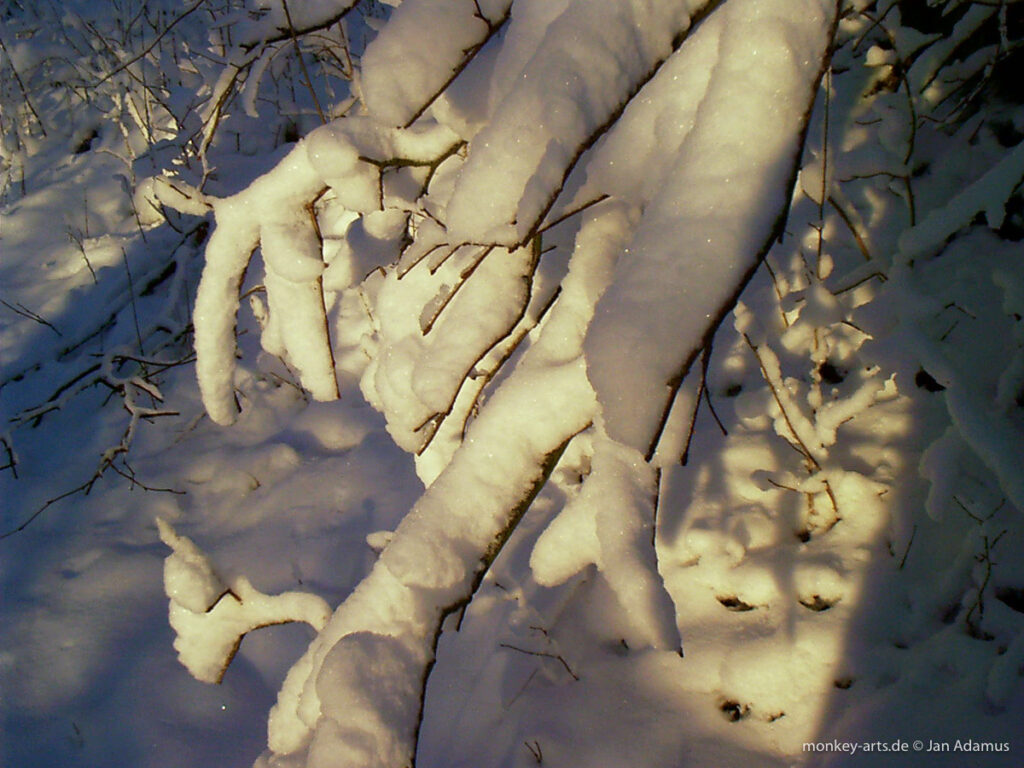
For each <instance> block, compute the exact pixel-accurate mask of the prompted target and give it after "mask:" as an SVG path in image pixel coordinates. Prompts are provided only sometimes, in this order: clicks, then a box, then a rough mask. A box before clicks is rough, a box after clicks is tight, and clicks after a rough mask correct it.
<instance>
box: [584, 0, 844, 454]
mask: <svg viewBox="0 0 1024 768" xmlns="http://www.w3.org/2000/svg"><path fill="white" fill-rule="evenodd" d="M797 6H799V7H797ZM836 13H837V9H836V7H835V3H833V2H830V0H801V2H798V3H795V4H794V3H793V2H791V1H790V0H732V2H729V3H727V4H726V5H725V6H724V7H723V8H721V9H720V10H719V11H717V12H716V13H715V14H714V15H712V17H711V18H710V19H709V20H708V21H707V22H706V24H709V25H716V24H720V25H721V26H720V27H719V28H718V30H717V31H718V37H719V40H718V45H717V52H716V54H715V59H714V64H713V66H712V69H711V72H710V78H709V80H708V83H707V90H706V92H705V93H704V95H703V97H702V98H701V100H700V103H699V106H698V107H697V110H696V113H695V120H694V123H693V128H692V130H690V132H689V133H688V134H687V135H686V137H685V139H684V140H683V142H682V144H681V146H680V148H679V151H678V153H677V154H676V156H675V158H674V159H673V172H672V173H671V174H670V175H669V176H668V179H667V186H666V188H665V189H664V190H663V191H662V194H661V195H659V196H658V197H657V198H656V199H655V201H654V202H653V203H652V204H651V205H650V206H648V207H647V208H646V210H645V211H644V218H643V220H642V221H641V223H640V225H639V227H638V228H637V231H636V234H635V235H634V237H633V241H632V242H631V243H630V244H629V246H628V248H627V253H626V255H625V256H624V257H623V258H622V259H621V260H620V261H619V263H618V266H617V268H616V277H615V281H614V282H613V284H612V286H611V287H610V288H609V290H608V292H607V293H606V294H605V295H604V297H603V298H602V299H601V302H600V304H599V305H598V309H597V314H596V317H595V320H594V323H593V325H592V326H591V328H590V330H589V332H588V336H587V342H586V350H587V366H588V368H587V370H588V375H589V376H590V378H591V381H592V382H593V383H594V388H595V389H596V390H597V393H598V398H599V399H600V401H601V405H602V410H603V413H604V417H605V420H606V426H607V429H608V434H609V435H610V436H612V437H614V438H615V439H617V440H620V441H622V442H624V443H626V444H627V445H632V446H634V447H636V448H637V449H639V450H641V451H644V452H645V455H647V456H648V457H649V456H651V455H653V453H654V450H655V448H656V447H657V446H656V441H657V438H658V433H659V431H660V428H661V425H662V423H663V421H664V414H665V413H666V411H667V410H668V407H669V404H670V403H671V400H672V397H673V395H674V391H675V388H676V387H678V382H680V381H681V380H682V378H683V376H685V374H686V372H687V371H688V370H689V368H690V366H691V365H692V364H693V361H694V360H695V359H696V357H697V354H698V353H699V351H700V350H701V349H702V348H703V347H704V346H705V344H706V343H707V342H709V341H710V338H708V336H709V334H712V333H713V332H714V329H715V328H716V327H717V325H718V324H719V323H720V322H721V319H722V318H723V317H724V315H725V314H726V313H728V312H729V311H730V310H731V308H732V306H733V304H734V303H735V300H736V298H737V296H738V293H739V290H740V289H741V288H742V286H743V285H745V284H746V282H747V281H748V280H749V278H750V276H751V275H752V274H753V271H754V270H755V269H756V268H757V265H758V264H759V263H760V259H761V257H762V256H763V255H764V253H765V252H766V251H767V249H768V247H769V246H770V244H771V242H772V240H774V239H775V237H776V236H777V234H778V231H779V228H780V226H781V224H782V223H783V218H784V215H785V212H786V210H787V207H788V203H789V191H790V189H791V187H792V183H793V181H794V180H795V176H796V168H797V163H798V161H799V156H800V151H801V148H802V137H803V134H804V126H805V125H806V121H807V120H808V118H809V114H810V108H811V104H812V103H813V100H814V95H815V91H816V87H817V83H818V80H819V78H820V75H821V73H822V71H823V66H824V61H825V59H826V57H827V55H828V51H829V44H830V42H831V39H832V30H833V28H834V24H835V19H836Z"/></svg>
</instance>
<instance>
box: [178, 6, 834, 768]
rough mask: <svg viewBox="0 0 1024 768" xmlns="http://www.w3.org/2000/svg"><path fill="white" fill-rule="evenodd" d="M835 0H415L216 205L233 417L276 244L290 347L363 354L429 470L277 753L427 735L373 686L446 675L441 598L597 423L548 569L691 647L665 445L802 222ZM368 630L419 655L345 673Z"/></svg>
mask: <svg viewBox="0 0 1024 768" xmlns="http://www.w3.org/2000/svg"><path fill="white" fill-rule="evenodd" d="M337 9H338V10H344V7H343V6H341V5H339V6H337ZM317 12H318V11H317ZM837 13H838V8H837V4H836V3H834V2H828V1H827V0H825V1H823V0H801V2H799V3H797V4H795V5H794V3H793V2H792V1H791V0H786V1H785V2H783V1H782V0H728V2H696V1H694V2H670V3H647V2H624V3H607V4H601V3H590V2H580V1H575V2H574V1H570V2H566V3H558V4H551V3H548V2H529V1H527V0H519V1H518V2H515V3H511V2H507V1H502V0H493V1H489V2H479V1H477V0H445V1H444V2H440V3H439V2H434V1H431V2H426V1H423V0H406V2H404V3H402V4H401V5H400V6H399V7H397V8H396V9H395V10H394V12H393V13H392V14H391V16H390V18H389V19H388V21H387V23H386V24H385V25H384V26H383V28H382V29H381V31H380V32H379V34H378V35H377V36H376V37H375V38H374V39H373V40H372V42H370V44H369V45H368V47H367V48H366V50H365V52H364V54H363V56H362V60H361V67H360V68H359V70H358V84H359V87H358V93H359V96H360V98H359V103H358V105H357V107H355V108H353V109H352V110H350V112H349V114H348V115H346V116H345V117H343V118H341V119H338V120H335V121H333V122H331V123H329V124H327V125H324V126H323V127H320V128H317V129H316V130H314V131H312V132H311V133H310V134H309V135H308V136H306V137H305V138H304V139H303V140H301V141H300V142H299V143H298V144H297V145H296V146H295V148H294V149H293V150H291V152H289V154H288V155H287V156H286V157H285V158H284V159H283V160H281V162H280V163H279V164H278V165H277V166H276V167H275V168H274V169H273V170H271V171H269V172H268V173H267V174H265V175H264V176H262V177H260V178H259V179H258V180H257V181H255V182H254V183H253V184H252V185H251V186H249V187H248V188H247V189H245V190H243V191H242V192H239V193H238V194H236V195H234V196H232V197H229V198H226V199H221V200H213V201H212V202H211V204H212V206H213V209H214V212H215V216H216V229H215V230H214V232H213V235H212V237H211V239H210V242H209V244H208V246H207V250H206V266H205V269H204V272H203V278H202V283H201V285H200V288H199V292H198V295H197V298H196V308H195V314H194V322H195V328H196V349H197V353H198V361H197V366H198V372H199V381H200V386H201V388H202V391H203V398H204V402H205V403H206V406H207V409H208V411H209V413H210V415H211V417H212V418H213V419H214V420H216V421H218V422H220V423H224V424H229V423H231V422H232V421H233V420H234V418H235V413H236V409H237V405H236V404H237V402H238V399H239V398H238V396H237V394H236V390H235V382H236V379H235V367H236V361H235V351H234V350H235V336H234V325H235V315H236V312H237V311H238V306H239V286H240V285H241V281H242V279H243V275H244V273H245V270H246V269H247V266H248V264H249V259H250V255H251V254H252V252H253V251H254V249H256V248H257V247H259V248H260V251H261V253H262V257H263V264H264V267H265V271H266V277H265V281H264V287H265V290H266V301H265V304H264V302H262V301H260V302H258V303H257V304H256V308H257V315H258V317H259V318H260V322H261V325H262V326H263V332H262V333H263V336H262V344H263V347H264V349H265V350H266V351H268V352H271V353H273V354H275V355H279V356H280V357H281V358H282V359H283V360H284V361H285V362H286V363H288V364H289V366H291V367H292V368H293V369H295V371H296V373H297V376H298V377H299V379H300V380H301V382H302V384H303V386H304V387H306V388H307V389H308V390H309V391H310V392H311V394H312V395H313V397H314V398H316V399H319V400H330V399H333V398H335V397H337V395H338V389H337V383H336V370H337V369H338V368H339V367H340V368H341V370H342V371H344V373H346V374H349V375H351V374H356V375H358V376H359V381H360V387H361V390H362V393H363V395H364V396H365V397H366V398H367V399H368V400H369V401H370V402H371V403H372V404H373V405H374V406H375V407H377V408H378V409H379V410H380V411H381V412H382V413H383V414H384V416H385V417H386V419H387V423H388V429H389V431H390V433H391V434H392V436H393V437H394V439H395V441H396V442H397V443H398V444H399V445H401V446H402V447H404V448H405V449H406V450H409V451H412V452H415V453H416V454H417V456H418V467H419V471H420V474H421V477H422V479H423V480H424V482H425V484H426V485H427V490H426V491H425V493H424V494H423V496H422V498H421V499H420V501H419V502H418V503H417V504H416V505H415V507H414V508H413V509H412V510H411V512H410V513H409V515H408V517H407V518H406V519H405V521H404V522H403V523H402V525H401V526H400V527H399V528H398V530H397V531H395V533H394V536H393V537H392V538H391V539H390V543H389V544H388V545H387V547H386V548H385V549H384V551H383V552H382V553H381V556H380V559H379V561H378V563H377V565H376V566H375V567H374V568H373V570H372V571H371V572H370V574H369V575H368V576H367V577H366V579H365V580H364V581H363V583H362V584H361V585H360V586H359V587H358V588H357V589H356V591H355V592H354V593H353V594H352V595H351V596H350V597H349V598H348V599H346V600H345V601H344V603H342V605H341V606H340V607H339V608H338V610H337V611H336V612H335V614H334V616H333V618H332V619H331V620H330V622H329V623H328V625H327V627H326V628H325V629H324V630H323V631H321V632H320V634H319V635H318V637H317V639H316V640H315V641H314V642H313V643H312V645H311V646H310V648H309V650H308V651H307V653H306V654H305V656H304V657H303V659H302V660H300V661H299V662H298V663H297V664H296V665H295V667H294V668H293V669H292V672H291V673H290V674H289V676H288V679H287V680H286V681H285V683H284V687H283V688H282V691H281V693H280V696H279V699H278V704H277V706H276V707H275V709H274V711H273V712H272V714H271V718H270V749H271V752H272V754H274V755H278V756H280V759H281V760H284V759H285V758H284V756H285V755H291V756H297V755H299V754H304V755H306V757H305V758H304V759H305V760H306V761H307V764H309V765H318V766H319V765H329V764H330V765H352V766H355V765H394V766H400V765H405V764H407V763H409V762H411V761H412V760H413V754H414V750H415V743H416V734H417V731H418V719H417V717H418V715H419V707H418V706H412V707H410V706H402V707H397V708H396V707H395V705H394V700H393V698H392V694H390V693H389V694H388V695H387V696H384V697H382V696H381V695H380V692H379V691H378V690H377V689H378V688H379V687H380V686H382V685H385V686H386V688H387V690H389V691H390V689H391V686H394V687H395V691H396V693H395V694H394V695H395V696H400V697H408V696H418V695H422V693H421V692H422V689H423V685H424V681H425V679H426V674H427V670H429V669H430V667H431V665H432V663H433V658H434V653H435V645H436V643H437V639H438V635H439V633H440V631H441V627H442V624H443V622H444V620H445V618H446V617H448V616H449V615H451V614H452V613H454V612H456V611H458V610H460V609H461V608H463V607H464V606H465V605H466V604H467V602H468V601H469V600H471V599H472V596H473V594H474V592H475V590H476V589H477V587H478V585H479V583H480V580H481V578H482V577H483V575H484V574H485V572H486V571H487V569H488V567H489V566H490V564H491V563H492V562H493V560H494V558H495V557H496V556H497V554H498V552H499V551H500V550H501V548H502V545H503V543H504V542H505V541H506V540H507V538H508V537H509V535H510V534H511V532H512V530H513V529H514V527H515V525H516V524H517V522H518V520H519V519H520V517H521V516H522V515H523V513H524V512H525V510H526V508H527V507H528V505H529V504H530V501H531V500H532V499H533V497H534V496H535V495H536V494H537V492H538V490H539V489H540V488H541V486H543V485H544V483H545V482H546V481H547V479H548V477H549V476H550V474H551V472H552V470H553V469H554V467H555V465H556V463H557V462H558V460H559V458H560V457H561V456H562V455H563V453H564V452H565V451H566V450H567V448H568V447H569V446H571V445H574V444H575V445H577V447H576V448H575V449H574V453H575V454H576V459H575V460H576V461H578V462H579V461H585V463H586V466H587V469H586V471H585V474H586V477H585V479H584V480H583V483H582V487H581V488H580V490H579V496H578V498H577V499H576V500H575V501H574V502H573V504H570V505H569V506H567V507H566V509H565V511H564V512H563V513H562V516H560V517H559V518H558V520H559V523H558V524H556V525H555V526H554V527H553V528H552V529H551V532H550V536H551V537H557V536H558V535H559V534H558V531H559V530H561V531H562V533H561V537H562V538H561V539H560V541H562V544H561V545H553V544H550V543H548V538H549V537H548V536H545V537H544V538H542V539H541V541H540V542H539V543H538V548H537V550H536V551H535V555H534V561H533V566H534V569H535V570H536V571H537V572H538V574H540V580H541V581H542V582H544V581H547V582H550V583H552V584H556V583H559V582H561V581H564V580H565V579H566V578H568V577H569V576H571V575H573V573H574V572H576V571H577V570H578V569H580V568H584V567H586V566H587V565H589V564H596V566H597V568H598V571H599V572H600V574H601V578H602V579H603V580H604V581H605V582H606V583H607V584H608V586H609V587H610V588H611V591H612V594H614V595H615V596H616V598H617V600H618V602H619V603H620V604H621V605H622V606H623V609H624V610H625V616H626V618H627V620H626V627H627V629H626V630H625V636H624V638H623V642H624V643H626V644H628V647H630V648H644V647H649V648H655V649H661V650H663V651H670V652H681V650H682V649H681V646H680V639H679V634H678V630H677V628H676V623H675V613H674V610H673V608H672V603H671V600H670V599H669V598H668V596H667V594H666V593H665V591H664V588H663V586H662V583H661V578H660V576H659V574H658V570H657V565H656V561H655V557H654V551H653V548H652V547H651V541H652V532H653V527H652V525H653V512H654V507H653V504H654V502H655V499H656V498H657V493H658V466H660V465H661V464H664V463H665V462H666V461H668V462H671V461H673V458H671V455H672V451H671V450H662V451H661V453H660V454H659V447H660V446H662V441H663V439H664V438H665V435H666V434H667V429H668V426H669V420H670V419H669V417H670V411H671V409H672V405H673V402H674V401H675V399H676V394H677V392H678V390H679V388H680V385H681V383H682V381H683V380H684V378H685V377H686V375H687V373H688V372H689V371H690V369H691V367H692V366H693V363H694V362H695V361H696V360H697V359H698V357H699V356H700V354H701V351H702V350H703V349H705V348H708V347H709V346H710V343H711V340H712V338H713V337H714V334H715V332H716V330H717V329H718V327H719V325H720V324H721V323H722V321H723V319H724V318H725V317H726V316H727V315H728V314H729V313H730V312H731V310H732V308H733V306H734V304H735V302H736V299H737V297H738V296H739V294H740V293H741V291H742V290H743V288H744V286H745V285H746V284H747V282H748V281H749V280H750V278H751V276H752V275H753V273H754V271H755V270H756V269H757V267H758V265H759V263H760V260H761V258H762V257H763V256H764V254H765V253H766V252H767V250H768V248H769V247H770V245H771V243H772V242H773V240H775V239H776V238H777V237H778V236H779V235H780V234H781V232H782V227H783V225H784V223H785V220H786V215H785V214H786V210H787V208H788V204H789V201H790V197H791V188H792V185H793V182H794V180H795V178H796V174H797V169H798V167H799V160H800V157H801V152H802V147H803V139H804V137H805V135H806V125H807V121H808V119H809V116H810V114H811V108H812V104H813V102H814V100H815V98H816V93H817V85H818V82H819V79H820V78H821V75H822V73H823V72H824V70H825V68H826V66H827V63H828V54H829V50H830V46H831V44H832V38H833V32H834V29H835V25H836V22H837ZM311 22H312V23H313V24H314V25H315V24H317V23H318V22H317V20H316V18H315V17H314V18H311ZM353 325H355V326H356V327H357V328H359V329H361V330H360V331H359V332H355V331H354V330H353ZM332 335H333V336H334V337H335V338H336V339H337V341H335V343H334V344H332V342H331V336H332ZM346 346H354V347H355V348H356V349H354V350H352V351H349V350H348V349H346V348H345V347H346ZM339 353H340V356H342V357H341V360H339V359H336V355H338V354H339ZM672 437H673V438H676V437H677V436H675V435H673V436H672ZM656 454H658V455H660V456H661V457H662V458H660V459H659V460H655V456H656ZM573 521H574V522H573ZM556 540H558V539H556ZM566 549H569V550H571V551H572V555H571V558H570V559H569V560H567V559H566V557H567V555H568V552H566ZM570 562H571V566H570V565H568V564H569V563H570ZM350 654H355V655H356V656H355V657H358V658H361V657H362V656H361V655H366V654H368V655H369V657H376V656H378V655H380V654H383V656H387V657H388V658H390V657H391V655H395V663H394V664H389V663H387V664H386V663H384V661H383V660H382V659H381V660H380V661H379V663H381V664H383V667H382V670H381V674H380V675H379V676H366V675H361V674H353V673H352V671H348V672H343V670H354V669H355V668H354V667H351V665H352V664H353V663H354V662H353V661H351V660H349V661H346V660H345V659H346V658H347V656H348V655H350ZM355 657H354V658H355ZM382 658H383V657H382ZM381 676H383V677H384V678H386V680H387V682H386V683H385V682H384V681H383V680H382V677H381ZM397 691H402V692H404V693H401V694H399V693H397ZM268 759H270V760H271V762H273V761H274V760H277V759H279V758H276V757H274V758H268ZM289 759H294V757H293V758H289ZM282 764H283V763H282Z"/></svg>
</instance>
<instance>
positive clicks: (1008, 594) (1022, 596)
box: [996, 587, 1024, 613]
mask: <svg viewBox="0 0 1024 768" xmlns="http://www.w3.org/2000/svg"><path fill="white" fill-rule="evenodd" d="M996 600H998V601H1000V602H1001V603H1002V604H1003V605H1005V606H1006V607H1007V608H1011V609H1013V610H1015V611H1017V613H1024V589H1021V588H1020V587H996Z"/></svg>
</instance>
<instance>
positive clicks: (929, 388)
mask: <svg viewBox="0 0 1024 768" xmlns="http://www.w3.org/2000/svg"><path fill="white" fill-rule="evenodd" d="M914 383H915V384H916V385H917V386H918V387H919V388H921V389H923V390H925V391H926V392H941V391H942V390H944V389H945V387H944V386H942V385H941V384H939V382H937V381H936V380H935V377H934V376H932V375H931V374H930V373H928V371H926V370H925V369H924V368H920V369H918V371H917V374H916V375H915V376H914Z"/></svg>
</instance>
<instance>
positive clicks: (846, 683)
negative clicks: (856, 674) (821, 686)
mask: <svg viewBox="0 0 1024 768" xmlns="http://www.w3.org/2000/svg"><path fill="white" fill-rule="evenodd" d="M832 685H834V686H835V687H836V688H838V689H839V690H841V691H846V690H849V689H850V686H852V685H853V678H852V677H840V678H838V679H836V680H833V681H832Z"/></svg>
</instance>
